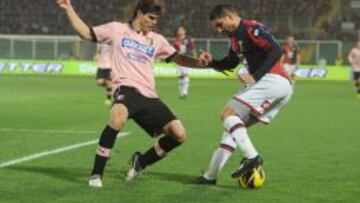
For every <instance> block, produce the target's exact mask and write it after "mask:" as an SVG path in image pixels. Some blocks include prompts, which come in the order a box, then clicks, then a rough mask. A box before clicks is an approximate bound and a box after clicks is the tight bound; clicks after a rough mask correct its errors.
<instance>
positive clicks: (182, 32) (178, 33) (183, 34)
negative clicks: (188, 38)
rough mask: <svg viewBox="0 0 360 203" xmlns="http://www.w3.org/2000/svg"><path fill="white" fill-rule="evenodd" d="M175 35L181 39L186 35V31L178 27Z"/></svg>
mask: <svg viewBox="0 0 360 203" xmlns="http://www.w3.org/2000/svg"><path fill="white" fill-rule="evenodd" d="M176 34H177V36H179V37H183V36H185V35H186V31H185V29H184V28H183V27H179V28H178V29H177V32H176Z"/></svg>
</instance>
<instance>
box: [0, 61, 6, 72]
mask: <svg viewBox="0 0 360 203" xmlns="http://www.w3.org/2000/svg"><path fill="white" fill-rule="evenodd" d="M4 68H5V63H0V72H2V71H3V69H4Z"/></svg>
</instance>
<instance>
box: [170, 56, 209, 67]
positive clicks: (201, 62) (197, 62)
mask: <svg viewBox="0 0 360 203" xmlns="http://www.w3.org/2000/svg"><path fill="white" fill-rule="evenodd" d="M171 60H172V61H173V62H175V63H176V64H178V65H180V66H185V67H190V68H204V67H206V66H207V65H208V64H209V61H208V60H207V59H205V58H199V59H196V58H192V57H189V56H186V55H183V54H175V55H174V56H173V57H172V59H171Z"/></svg>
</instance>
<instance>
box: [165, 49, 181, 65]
mask: <svg viewBox="0 0 360 203" xmlns="http://www.w3.org/2000/svg"><path fill="white" fill-rule="evenodd" d="M176 55H178V52H177V51H176V52H175V53H173V54H171V55H170V56H169V57H167V58H166V59H165V62H166V63H170V62H171V61H172V60H173V58H174V57H175V56H176Z"/></svg>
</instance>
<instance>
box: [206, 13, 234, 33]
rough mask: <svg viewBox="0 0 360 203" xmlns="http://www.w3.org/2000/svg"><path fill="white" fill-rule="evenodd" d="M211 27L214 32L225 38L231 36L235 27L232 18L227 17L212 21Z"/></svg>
mask: <svg viewBox="0 0 360 203" xmlns="http://www.w3.org/2000/svg"><path fill="white" fill-rule="evenodd" d="M212 27H213V28H214V30H216V32H218V33H222V34H224V35H227V36H231V35H233V33H234V31H235V30H236V28H237V25H236V23H235V21H234V19H233V18H232V16H230V15H227V16H225V17H223V18H216V19H214V20H213V21H212Z"/></svg>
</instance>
